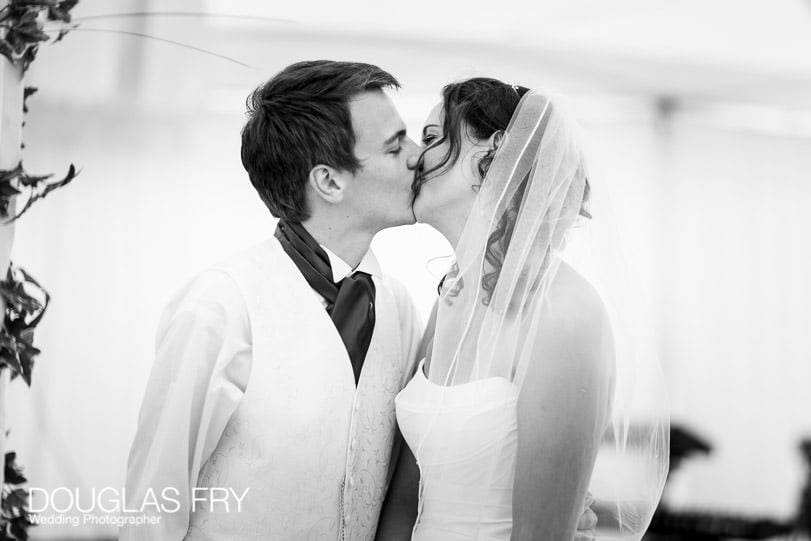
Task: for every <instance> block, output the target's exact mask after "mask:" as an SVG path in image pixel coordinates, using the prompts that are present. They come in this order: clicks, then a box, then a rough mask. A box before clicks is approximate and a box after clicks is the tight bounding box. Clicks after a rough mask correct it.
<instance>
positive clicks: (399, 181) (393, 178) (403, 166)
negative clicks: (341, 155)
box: [345, 90, 420, 230]
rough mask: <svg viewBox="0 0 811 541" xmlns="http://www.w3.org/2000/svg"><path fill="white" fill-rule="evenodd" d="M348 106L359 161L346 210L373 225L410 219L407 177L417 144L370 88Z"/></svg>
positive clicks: (378, 93)
mask: <svg viewBox="0 0 811 541" xmlns="http://www.w3.org/2000/svg"><path fill="white" fill-rule="evenodd" d="M349 111H350V113H351V115H352V129H353V131H354V134H355V156H356V157H357V158H358V160H359V161H360V164H361V167H360V169H358V171H357V172H356V173H355V175H353V176H352V178H351V180H350V182H351V186H350V187H349V189H348V190H347V196H346V199H345V203H346V205H347V211H348V212H353V213H355V215H357V216H360V217H361V220H362V221H363V223H364V224H365V225H366V226H368V227H369V228H371V229H373V230H380V229H383V228H386V227H393V226H397V225H405V224H411V223H414V217H413V213H412V211H411V197H412V195H411V183H412V181H413V179H414V167H416V163H417V157H418V156H419V151H420V149H419V147H418V146H417V144H416V143H414V141H412V140H411V139H410V138H409V137H408V136H407V135H406V126H405V123H404V122H403V119H402V118H400V114H399V113H398V112H397V109H396V108H395V107H394V103H393V102H392V100H391V98H389V97H388V96H387V95H386V94H385V93H384V92H383V91H380V90H374V91H369V92H364V93H362V94H359V95H357V96H355V97H354V98H353V99H352V100H351V101H350V103H349Z"/></svg>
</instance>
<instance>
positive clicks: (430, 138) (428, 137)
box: [422, 133, 439, 146]
mask: <svg viewBox="0 0 811 541" xmlns="http://www.w3.org/2000/svg"><path fill="white" fill-rule="evenodd" d="M437 139H439V136H438V135H434V134H432V133H430V134H425V135H423V136H422V144H423V146H429V145H431V144H433V143H434V142H435V141H436V140H437Z"/></svg>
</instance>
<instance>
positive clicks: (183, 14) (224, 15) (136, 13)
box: [71, 11, 299, 24]
mask: <svg viewBox="0 0 811 541" xmlns="http://www.w3.org/2000/svg"><path fill="white" fill-rule="evenodd" d="M153 15H158V16H161V17H201V18H218V19H242V20H250V21H262V22H274V23H283V24H299V22H298V21H294V20H292V19H280V18H276V17H257V16H255V15H233V14H230V13H205V12H199V11H133V12H127V13H104V14H100V15H86V16H84V17H73V18H72V19H71V22H76V21H89V20H92V19H124V18H134V17H150V16H153Z"/></svg>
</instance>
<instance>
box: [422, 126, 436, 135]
mask: <svg viewBox="0 0 811 541" xmlns="http://www.w3.org/2000/svg"><path fill="white" fill-rule="evenodd" d="M428 128H439V126H438V125H436V124H426V125H425V126H424V127H423V128H422V134H423V135H425V133H426V132H427V131H428Z"/></svg>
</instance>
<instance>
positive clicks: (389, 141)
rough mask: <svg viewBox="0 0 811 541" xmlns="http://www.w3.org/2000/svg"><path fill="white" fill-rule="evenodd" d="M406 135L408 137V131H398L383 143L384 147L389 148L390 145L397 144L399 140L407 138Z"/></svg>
mask: <svg viewBox="0 0 811 541" xmlns="http://www.w3.org/2000/svg"><path fill="white" fill-rule="evenodd" d="M405 135H406V131H405V128H403V129H402V130H400V131H398V132H397V133H395V134H394V135H392V136H391V137H389V138H388V139H386V140H385V141H383V146H384V147H386V146H389V145H390V144H392V143H393V142H395V141H396V140H397V139H401V138H403V137H405Z"/></svg>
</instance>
